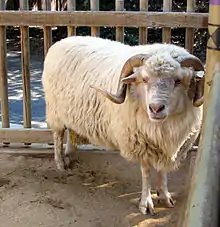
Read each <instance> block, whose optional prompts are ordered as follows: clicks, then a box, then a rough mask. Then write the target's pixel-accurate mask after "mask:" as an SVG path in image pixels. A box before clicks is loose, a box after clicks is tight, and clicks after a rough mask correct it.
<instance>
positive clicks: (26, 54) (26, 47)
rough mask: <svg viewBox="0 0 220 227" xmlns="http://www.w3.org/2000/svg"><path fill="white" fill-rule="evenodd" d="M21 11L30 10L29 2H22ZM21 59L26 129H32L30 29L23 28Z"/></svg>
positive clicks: (24, 0) (21, 29)
mask: <svg viewBox="0 0 220 227" xmlns="http://www.w3.org/2000/svg"><path fill="white" fill-rule="evenodd" d="M20 10H21V11H23V10H28V0H20ZM20 31H21V52H22V53H21V59H22V61H21V62H22V88H23V120H24V127H25V128H31V82H30V44H29V27H28V26H21V27H20Z"/></svg>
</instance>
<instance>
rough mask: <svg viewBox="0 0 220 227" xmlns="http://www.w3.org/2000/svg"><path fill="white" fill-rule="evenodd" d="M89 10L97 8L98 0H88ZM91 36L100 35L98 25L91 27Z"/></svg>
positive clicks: (96, 9)
mask: <svg viewBox="0 0 220 227" xmlns="http://www.w3.org/2000/svg"><path fill="white" fill-rule="evenodd" d="M90 8H91V11H98V10H99V0H90ZM91 36H100V29H99V28H98V27H91Z"/></svg>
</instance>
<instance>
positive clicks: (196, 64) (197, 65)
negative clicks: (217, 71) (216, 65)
mask: <svg viewBox="0 0 220 227" xmlns="http://www.w3.org/2000/svg"><path fill="white" fill-rule="evenodd" d="M180 65H181V67H193V68H194V70H195V71H204V66H203V64H202V62H201V60H200V59H199V58H197V57H196V56H194V55H191V54H189V55H187V56H186V57H184V58H183V59H182V60H181V61H180Z"/></svg>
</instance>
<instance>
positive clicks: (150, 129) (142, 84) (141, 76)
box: [42, 36, 204, 214]
mask: <svg viewBox="0 0 220 227" xmlns="http://www.w3.org/2000/svg"><path fill="white" fill-rule="evenodd" d="M195 71H204V68H203V65H202V63H201V61H200V60H199V59H198V58H197V57H195V56H193V55H191V54H189V53H188V52H187V51H186V50H185V49H184V48H181V47H178V46H175V45H171V44H153V45H143V46H134V47H131V46H129V45H124V44H122V43H120V42H116V41H110V40H107V39H102V38H95V37H90V36H84V37H80V36H76V37H68V38H65V39H62V40H61V41H59V42H57V43H55V44H54V45H52V46H51V47H50V49H49V51H48V53H47V56H46V58H45V62H44V71H43V77H42V83H43V88H44V91H45V101H46V119H47V122H48V123H49V126H50V128H51V129H52V131H53V135H54V150H55V162H56V165H57V168H58V169H60V170H63V169H64V168H66V166H65V160H64V157H65V155H66V156H69V157H71V155H73V150H76V145H77V144H79V141H77V140H80V138H83V140H84V139H85V141H89V142H90V143H91V144H94V145H99V146H102V147H105V148H107V149H113V150H120V154H121V155H122V156H123V157H125V158H126V159H127V160H133V161H138V162H139V163H140V166H141V172H142V195H141V200H140V204H139V209H140V211H141V212H142V213H143V214H146V213H148V212H149V213H150V214H153V213H154V204H153V201H152V198H151V192H150V189H151V186H150V180H149V174H150V169H151V167H154V168H155V169H156V170H157V176H158V186H157V187H158V188H157V190H158V192H159V196H160V198H163V199H165V200H166V202H167V204H168V205H169V206H170V207H172V206H173V205H174V202H173V200H172V198H171V195H170V193H169V191H168V188H167V172H168V171H171V170H174V169H175V168H177V167H178V165H179V162H180V160H181V159H184V158H185V156H186V154H187V151H188V150H189V149H190V147H191V146H192V144H193V142H194V141H195V139H196V138H197V136H198V133H199V131H200V125H201V120H202V106H201V105H202V104H203V86H204V78H203V77H198V76H196V75H197V74H196V72H195ZM65 128H67V129H68V130H71V131H72V133H71V134H72V135H73V137H74V141H73V146H72V145H71V143H70V138H69V137H68V142H67V146H66V150H65V155H64V154H63V135H64V129H65ZM74 135H75V136H74ZM77 138H78V139H77Z"/></svg>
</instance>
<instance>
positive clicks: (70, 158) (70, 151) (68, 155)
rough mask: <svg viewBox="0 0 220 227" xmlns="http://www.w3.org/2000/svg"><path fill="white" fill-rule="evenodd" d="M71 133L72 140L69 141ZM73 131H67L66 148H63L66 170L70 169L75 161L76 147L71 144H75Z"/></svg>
mask: <svg viewBox="0 0 220 227" xmlns="http://www.w3.org/2000/svg"><path fill="white" fill-rule="evenodd" d="M71 133H72V140H73V141H71ZM73 133H74V132H73V131H70V130H67V141H66V148H65V165H66V167H68V168H71V167H72V165H73V164H74V162H75V161H77V152H76V150H77V147H76V146H74V145H73V144H72V143H76V142H77V141H75V139H74V137H76V135H75V136H74V134H73Z"/></svg>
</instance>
